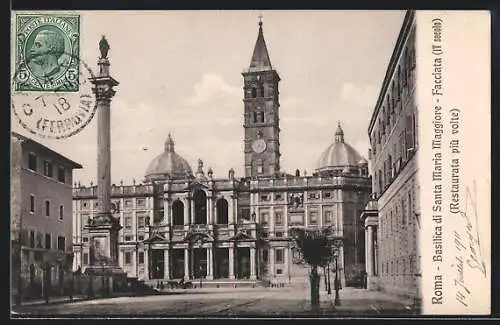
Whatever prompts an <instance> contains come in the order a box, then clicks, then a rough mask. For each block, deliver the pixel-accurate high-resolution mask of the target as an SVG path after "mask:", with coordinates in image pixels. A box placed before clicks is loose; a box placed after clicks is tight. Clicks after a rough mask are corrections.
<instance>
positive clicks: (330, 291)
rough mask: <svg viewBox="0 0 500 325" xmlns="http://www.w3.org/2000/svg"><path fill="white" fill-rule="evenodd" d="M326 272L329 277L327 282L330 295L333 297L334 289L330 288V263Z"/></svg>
mask: <svg viewBox="0 0 500 325" xmlns="http://www.w3.org/2000/svg"><path fill="white" fill-rule="evenodd" d="M326 270H327V272H326V274H327V276H328V282H327V283H328V286H327V288H328V294H329V295H331V294H332V287H331V286H330V262H328V264H327V266H326Z"/></svg>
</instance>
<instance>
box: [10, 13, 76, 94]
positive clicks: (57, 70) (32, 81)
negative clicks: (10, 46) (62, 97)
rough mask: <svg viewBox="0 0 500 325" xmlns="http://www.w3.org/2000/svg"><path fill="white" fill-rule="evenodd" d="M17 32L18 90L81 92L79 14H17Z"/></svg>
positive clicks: (16, 66) (16, 73)
mask: <svg viewBox="0 0 500 325" xmlns="http://www.w3.org/2000/svg"><path fill="white" fill-rule="evenodd" d="M15 32H16V39H15V46H16V54H15V55H16V57H15V58H16V59H15V78H14V89H15V90H16V91H43V92H47V91H49V92H50V91H57V92H77V91H79V67H80V63H79V54H80V53H79V48H80V17H79V15H66V14H55V15H54V14H52V15H43V14H17V15H16V30H15Z"/></svg>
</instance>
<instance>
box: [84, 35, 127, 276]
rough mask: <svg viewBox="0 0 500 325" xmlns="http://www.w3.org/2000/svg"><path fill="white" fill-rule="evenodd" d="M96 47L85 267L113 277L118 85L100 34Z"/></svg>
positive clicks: (116, 268) (115, 263)
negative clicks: (92, 180) (91, 206)
mask: <svg viewBox="0 0 500 325" xmlns="http://www.w3.org/2000/svg"><path fill="white" fill-rule="evenodd" d="M99 49H100V51H101V57H100V58H99V60H98V62H97V64H98V66H99V74H98V75H97V76H92V78H90V82H91V83H92V84H93V85H94V88H93V91H94V93H95V95H96V102H97V214H96V216H95V217H94V219H93V220H92V222H91V223H90V224H89V225H88V226H87V228H88V230H89V233H90V237H91V253H90V265H89V268H88V270H89V272H91V273H92V274H95V275H99V276H104V277H106V278H109V277H111V278H112V280H113V279H114V278H116V275H123V274H124V273H123V271H122V270H121V268H120V267H119V266H118V231H119V230H120V229H121V226H120V221H119V219H117V218H115V217H113V215H112V213H111V136H110V129H111V125H110V106H111V98H112V97H113V96H114V95H115V91H114V90H113V87H114V86H117V85H118V81H116V80H115V79H114V78H112V77H111V76H110V75H109V60H108V51H109V44H108V42H107V40H106V39H105V37H104V36H103V37H102V39H101V41H100V42H99ZM113 282H114V281H113Z"/></svg>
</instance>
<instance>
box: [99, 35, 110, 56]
mask: <svg viewBox="0 0 500 325" xmlns="http://www.w3.org/2000/svg"><path fill="white" fill-rule="evenodd" d="M109 49H110V47H109V43H108V41H107V40H106V37H105V36H104V35H102V38H101V40H100V41H99V50H100V51H101V59H107V58H108V51H109Z"/></svg>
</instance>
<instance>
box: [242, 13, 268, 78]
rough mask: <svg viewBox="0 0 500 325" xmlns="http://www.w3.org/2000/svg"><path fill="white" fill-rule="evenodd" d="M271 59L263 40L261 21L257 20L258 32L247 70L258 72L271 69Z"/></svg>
mask: <svg viewBox="0 0 500 325" xmlns="http://www.w3.org/2000/svg"><path fill="white" fill-rule="evenodd" d="M272 69H273V67H272V66H271V59H270V58H269V53H268V52H267V46H266V41H265V40H264V32H263V31H262V22H259V34H258V36H257V41H256V42H255V48H254V50H253V55H252V60H251V61H250V67H249V68H248V72H259V71H269V70H272Z"/></svg>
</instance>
